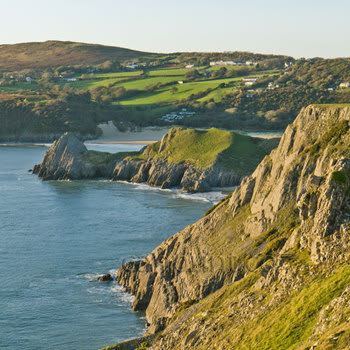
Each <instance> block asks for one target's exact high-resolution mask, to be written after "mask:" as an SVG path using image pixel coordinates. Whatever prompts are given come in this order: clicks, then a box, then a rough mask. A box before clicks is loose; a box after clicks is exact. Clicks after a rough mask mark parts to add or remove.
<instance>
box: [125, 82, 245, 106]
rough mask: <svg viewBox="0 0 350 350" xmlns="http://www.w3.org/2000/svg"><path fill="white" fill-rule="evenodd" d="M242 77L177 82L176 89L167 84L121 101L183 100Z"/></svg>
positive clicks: (156, 101) (163, 101)
mask: <svg viewBox="0 0 350 350" xmlns="http://www.w3.org/2000/svg"><path fill="white" fill-rule="evenodd" d="M241 79H242V78H228V79H215V80H204V81H196V82H189V83H184V84H177V85H175V87H176V89H177V90H176V91H172V88H173V87H174V85H172V86H167V87H164V88H160V89H158V90H156V91H155V92H153V93H145V94H143V95H142V96H137V97H135V98H130V99H127V100H124V101H121V104H122V105H125V106H131V105H132V106H136V105H151V104H156V103H165V102H174V101H181V100H183V99H186V98H188V97H190V95H192V94H197V93H200V92H203V93H204V92H205V91H206V90H207V89H217V88H218V87H219V86H220V85H221V84H230V83H232V82H235V81H239V80H241ZM231 90H232V88H231Z"/></svg>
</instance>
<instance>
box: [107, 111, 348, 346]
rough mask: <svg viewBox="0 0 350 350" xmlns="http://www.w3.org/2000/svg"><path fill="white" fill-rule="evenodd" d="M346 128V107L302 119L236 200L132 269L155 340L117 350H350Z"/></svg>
mask: <svg viewBox="0 0 350 350" xmlns="http://www.w3.org/2000/svg"><path fill="white" fill-rule="evenodd" d="M349 122H350V105H338V106H337V105H334V106H332V105H330V106H328V105H318V106H309V107H307V108H304V109H302V111H301V112H300V114H299V116H298V117H297V119H296V120H295V121H294V123H293V124H291V125H289V126H288V127H287V129H286V131H285V133H284V135H283V137H282V139H281V141H280V143H279V146H278V148H277V149H275V150H273V151H272V152H271V154H270V155H269V156H266V157H265V158H264V159H263V161H262V162H261V163H260V164H259V166H258V167H257V168H256V170H255V171H254V172H253V174H252V175H251V176H248V177H246V178H245V179H244V180H243V182H242V184H241V185H240V186H239V187H237V189H236V190H235V191H234V192H233V193H232V195H231V196H229V197H228V198H226V200H224V201H222V202H221V203H220V204H219V205H217V206H216V207H214V208H213V209H212V210H211V211H210V212H209V213H207V214H206V215H205V216H204V217H203V218H202V219H201V220H199V221H198V222H197V223H195V224H193V225H190V226H189V227H187V228H185V229H184V230H183V231H181V232H179V233H177V234H175V235H174V236H172V237H170V238H169V239H167V240H166V241H165V242H163V243H162V244H161V245H160V246H159V247H157V248H156V249H155V250H154V251H153V252H152V253H151V254H150V255H148V256H147V257H146V258H144V259H143V260H140V261H134V262H129V263H126V264H124V265H123V266H122V267H121V268H120V269H119V271H118V273H117V275H116V277H117V281H118V282H119V283H120V284H121V285H123V286H124V288H125V290H126V291H127V292H129V293H131V294H133V295H134V296H135V299H134V301H133V304H132V305H133V308H134V309H135V310H141V311H145V313H146V318H147V321H148V322H149V324H150V327H149V329H148V333H149V336H148V337H147V338H144V339H139V340H138V341H135V342H133V343H128V342H126V343H124V344H121V345H116V346H111V347H109V349H134V348H135V344H141V343H142V342H147V343H144V346H145V347H150V348H152V349H164V350H166V349H203V350H204V349H259V350H260V349H314V348H316V349H345V348H347V346H348V345H349V343H350V326H349V316H350V308H349V305H350V269H349V257H350V244H349V242H350V215H349V213H350V197H349V196H350V191H349V189H350V146H349V145H350V125H349ZM128 344H130V345H128Z"/></svg>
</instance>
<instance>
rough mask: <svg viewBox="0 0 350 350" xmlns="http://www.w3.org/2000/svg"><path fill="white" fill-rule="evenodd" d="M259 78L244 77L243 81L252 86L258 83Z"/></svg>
mask: <svg viewBox="0 0 350 350" xmlns="http://www.w3.org/2000/svg"><path fill="white" fill-rule="evenodd" d="M257 80H258V78H257V77H251V78H243V79H242V81H243V82H244V85H245V86H252V85H254V84H255V83H256V81H257Z"/></svg>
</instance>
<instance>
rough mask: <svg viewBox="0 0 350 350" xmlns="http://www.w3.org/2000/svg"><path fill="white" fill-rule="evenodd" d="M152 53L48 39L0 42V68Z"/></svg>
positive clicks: (90, 61)
mask: <svg viewBox="0 0 350 350" xmlns="http://www.w3.org/2000/svg"><path fill="white" fill-rule="evenodd" d="M155 55H156V54H151V53H147V52H141V51H136V50H130V49H125V48H122V47H114V46H105V45H97V44H85V43H76V42H71V41H54V40H49V41H45V42H32V43H20V44H14V45H0V69H1V70H5V69H6V70H21V69H30V68H48V67H59V66H73V65H81V64H82V63H84V64H87V65H89V64H99V63H103V62H105V61H107V60H112V61H113V60H118V61H123V60H126V59H136V58H138V57H140V56H150V57H152V56H155Z"/></svg>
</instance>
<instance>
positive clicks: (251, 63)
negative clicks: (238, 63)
mask: <svg viewBox="0 0 350 350" xmlns="http://www.w3.org/2000/svg"><path fill="white" fill-rule="evenodd" d="M253 64H254V63H253V61H247V62H246V63H245V65H246V66H252V65H253Z"/></svg>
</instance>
